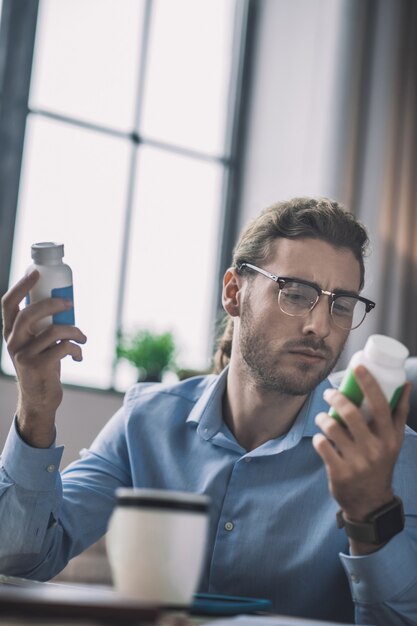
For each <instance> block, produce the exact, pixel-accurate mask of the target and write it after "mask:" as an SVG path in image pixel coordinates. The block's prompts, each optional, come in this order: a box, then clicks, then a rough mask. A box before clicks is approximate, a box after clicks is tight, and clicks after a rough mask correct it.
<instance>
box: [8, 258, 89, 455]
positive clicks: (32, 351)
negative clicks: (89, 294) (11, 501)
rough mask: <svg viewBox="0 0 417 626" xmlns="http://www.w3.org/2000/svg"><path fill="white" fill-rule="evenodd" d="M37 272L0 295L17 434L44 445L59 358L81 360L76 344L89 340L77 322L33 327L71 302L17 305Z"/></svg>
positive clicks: (51, 433) (54, 404) (50, 432)
mask: <svg viewBox="0 0 417 626" xmlns="http://www.w3.org/2000/svg"><path fill="white" fill-rule="evenodd" d="M38 278H39V272H38V271H36V270H34V271H32V272H31V273H30V274H29V275H27V276H24V278H22V279H21V280H20V281H19V282H18V283H17V284H16V285H15V286H14V287H12V288H11V289H9V291H8V292H7V293H6V294H5V295H4V296H3V298H2V300H1V304H2V315H3V335H4V339H5V341H6V343H7V349H8V351H9V354H10V356H11V359H12V361H13V365H14V368H15V370H16V374H17V380H18V384H19V406H18V411H17V424H18V429H19V432H20V435H21V436H22V438H23V439H24V440H25V441H26V443H28V444H29V445H31V446H34V447H36V448H48V447H49V446H50V445H51V444H52V442H53V441H54V438H55V413H56V410H57V408H58V407H59V405H60V404H61V401H62V395H63V390H62V385H61V380H60V373H61V359H63V358H64V357H66V356H68V355H69V356H71V357H72V358H73V360H74V361H81V360H82V351H81V348H80V346H79V345H78V344H80V343H81V344H83V343H85V342H86V341H87V338H86V336H85V335H84V334H83V333H82V332H81V331H80V329H79V328H76V327H75V326H64V325H58V324H51V325H50V326H48V327H47V328H46V329H45V330H42V331H41V332H39V333H38V334H35V333H34V332H33V330H32V329H33V328H35V327H36V323H37V322H38V321H39V320H41V319H42V318H43V317H47V316H49V315H54V314H55V313H58V312H60V311H65V309H67V308H70V307H72V306H73V304H72V302H69V301H67V300H63V299H61V298H47V299H45V300H42V301H40V302H36V303H35V304H31V305H29V306H27V307H25V308H24V309H20V307H19V305H20V303H21V301H22V300H23V298H24V297H25V296H26V294H27V293H28V292H29V290H30V289H32V287H33V286H34V285H35V284H36V282H37V280H38Z"/></svg>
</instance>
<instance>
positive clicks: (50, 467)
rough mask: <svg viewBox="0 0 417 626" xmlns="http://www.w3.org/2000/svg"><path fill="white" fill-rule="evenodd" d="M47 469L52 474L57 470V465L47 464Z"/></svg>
mask: <svg viewBox="0 0 417 626" xmlns="http://www.w3.org/2000/svg"><path fill="white" fill-rule="evenodd" d="M46 471H47V472H49V473H50V474H52V472H54V471H55V465H54V464H53V463H50V465H47V466H46Z"/></svg>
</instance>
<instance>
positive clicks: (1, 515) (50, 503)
mask: <svg viewBox="0 0 417 626" xmlns="http://www.w3.org/2000/svg"><path fill="white" fill-rule="evenodd" d="M62 453H63V448H62V447H56V446H55V444H53V445H52V446H51V447H50V448H46V449H41V448H32V447H31V446H29V445H28V444H26V443H25V442H24V441H23V440H22V439H21V437H20V436H19V434H18V432H17V428H16V421H14V422H13V424H12V427H11V429H10V432H9V434H8V437H7V440H6V443H5V446H4V450H3V453H2V455H1V457H0V528H1V538H2V540H1V542H0V569H1V571H2V572H6V571H7V570H8V563H9V560H10V559H11V557H12V556H13V555H17V554H20V555H22V557H24V559H25V558H26V556H27V555H28V554H33V553H37V552H39V551H40V549H41V544H42V539H43V537H44V535H45V532H46V530H47V528H48V524H49V522H50V519H51V517H53V516H54V513H56V511H57V510H58V508H59V504H60V500H61V488H60V486H61V481H60V477H59V464H60V461H61V457H62ZM17 520H18V521H17ZM12 560H13V559H12ZM9 573H14V572H9Z"/></svg>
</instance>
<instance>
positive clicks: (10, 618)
mask: <svg viewBox="0 0 417 626" xmlns="http://www.w3.org/2000/svg"><path fill="white" fill-rule="evenodd" d="M49 620H53V621H49ZM214 621H215V622H216V626H332V625H333V626H343V625H342V624H340V623H338V624H335V623H333V622H323V621H317V620H307V619H302V618H294V617H287V616H282V615H271V614H265V613H256V614H251V615H249V614H244V615H228V616H214V615H213V614H210V615H208V614H206V615H190V614H189V613H187V611H184V610H177V611H173V610H172V609H169V610H166V608H163V607H158V606H154V605H148V604H144V603H142V602H138V601H137V600H134V599H132V598H127V597H124V596H122V595H120V594H119V593H117V592H116V591H114V590H113V589H112V588H110V587H104V586H97V585H87V584H84V585H82V584H69V583H42V582H36V581H30V580H26V579H23V578H16V577H10V576H3V575H1V574H0V626H26V625H27V624H32V625H33V624H34V623H39V624H41V623H42V626H45V624H46V623H47V622H49V623H50V624H51V626H52V624H53V626H86V625H87V624H88V625H89V626H91V625H92V624H94V623H95V624H97V623H101V624H107V625H108V626H124V625H126V626H128V625H131V626H133V625H134V624H138V625H144V626H145V625H152V624H154V625H155V626H200V625H201V624H205V623H209V622H214ZM347 626H349V625H347Z"/></svg>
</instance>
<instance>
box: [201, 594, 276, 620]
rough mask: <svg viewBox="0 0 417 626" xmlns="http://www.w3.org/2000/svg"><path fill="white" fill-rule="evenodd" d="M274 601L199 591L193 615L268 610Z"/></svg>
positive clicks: (233, 613)
mask: <svg viewBox="0 0 417 626" xmlns="http://www.w3.org/2000/svg"><path fill="white" fill-rule="evenodd" d="M271 609H272V602H271V601H270V600H266V599H264V598H243V597H239V596H223V595H216V594H211V593H197V594H196V595H195V596H194V601H193V603H192V605H191V608H190V613H191V614H192V615H240V614H242V613H258V612H263V613H264V612H268V611H271Z"/></svg>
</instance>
